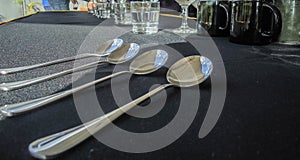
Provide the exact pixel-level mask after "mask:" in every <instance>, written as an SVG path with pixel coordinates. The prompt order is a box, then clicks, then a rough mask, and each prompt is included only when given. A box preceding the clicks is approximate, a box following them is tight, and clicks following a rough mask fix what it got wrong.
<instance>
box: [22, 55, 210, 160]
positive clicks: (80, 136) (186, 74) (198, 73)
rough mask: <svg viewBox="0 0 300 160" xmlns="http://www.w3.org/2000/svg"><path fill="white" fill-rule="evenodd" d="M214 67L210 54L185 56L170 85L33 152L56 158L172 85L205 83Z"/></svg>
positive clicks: (50, 139) (34, 144)
mask: <svg viewBox="0 0 300 160" xmlns="http://www.w3.org/2000/svg"><path fill="white" fill-rule="evenodd" d="M212 69H213V65H212V62H211V61H210V60H209V59H208V58H206V57H203V56H190V57H186V58H183V59H181V60H179V61H177V62H176V63H175V64H173V65H172V66H171V68H170V69H169V71H168V73H167V80H168V82H169V83H168V84H164V85H161V86H159V87H157V88H156V89H154V90H152V91H150V92H148V93H147V94H145V95H143V96H141V97H139V98H137V99H135V100H134V101H132V102H130V103H128V104H126V105H124V106H122V107H120V108H118V109H115V110H113V111H111V112H109V113H107V114H105V115H103V116H101V117H99V118H96V119H94V120H92V121H89V122H87V123H84V124H82V125H79V126H77V127H74V128H71V129H68V130H65V131H62V132H59V133H56V134H52V135H49V136H47V137H44V138H40V139H38V140H36V141H34V142H32V143H31V144H30V145H29V147H28V149H29V152H30V153H31V155H32V156H34V157H36V158H41V159H47V158H53V157H55V156H57V155H58V154H60V153H63V152H64V151H66V150H68V149H70V148H72V147H74V146H76V145H77V144H79V143H80V142H82V141H84V140H85V139H86V138H88V137H90V136H91V135H93V134H94V133H96V132H97V131H99V130H100V129H102V128H103V127H105V126H107V125H108V124H110V123H111V122H112V121H113V120H115V119H117V118H118V117H119V116H121V115H122V114H124V113H125V112H127V111H129V110H130V109H131V108H133V107H134V106H136V105H137V104H139V103H141V102H143V101H144V100H146V99H147V98H149V97H151V96H152V95H154V94H156V93H158V92H160V91H162V90H163V89H165V88H167V87H170V86H175V87H190V86H194V85H197V84H200V83H202V82H203V81H204V80H206V79H207V78H208V77H209V76H210V74H211V72H212Z"/></svg>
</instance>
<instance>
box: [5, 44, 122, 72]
mask: <svg viewBox="0 0 300 160" xmlns="http://www.w3.org/2000/svg"><path fill="white" fill-rule="evenodd" d="M122 44H123V40H122V39H113V40H109V41H107V42H105V43H104V44H103V45H102V46H100V47H99V48H98V49H97V50H96V53H85V54H80V55H77V56H71V57H66V58H62V59H57V60H54V61H49V62H45V63H40V64H34V65H30V66H23V67H16V68H4V69H0V75H1V74H2V75H4V74H11V73H16V72H21V71H25V70H29V69H34V68H39V67H45V66H49V65H52V64H57V63H61V62H67V61H71V60H75V59H81V58H87V57H105V56H108V55H109V54H110V53H111V52H113V51H115V50H116V49H118V48H119V47H121V45H122Z"/></svg>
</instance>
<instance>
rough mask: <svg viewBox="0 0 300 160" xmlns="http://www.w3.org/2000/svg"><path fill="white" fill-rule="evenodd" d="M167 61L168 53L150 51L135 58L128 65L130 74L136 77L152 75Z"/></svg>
mask: <svg viewBox="0 0 300 160" xmlns="http://www.w3.org/2000/svg"><path fill="white" fill-rule="evenodd" d="M167 59H168V53H167V52H166V51H164V50H151V51H148V52H145V53H143V54H141V55H140V56H138V57H136V58H135V59H134V61H132V62H131V63H130V68H129V70H130V72H131V73H133V74H137V75H145V74H149V73H152V72H154V71H156V70H158V69H159V68H161V67H162V66H163V65H164V64H165V63H166V61H167Z"/></svg>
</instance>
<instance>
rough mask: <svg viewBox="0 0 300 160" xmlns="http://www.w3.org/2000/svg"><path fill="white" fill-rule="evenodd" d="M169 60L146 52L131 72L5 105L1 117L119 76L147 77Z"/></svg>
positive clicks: (156, 52) (157, 52) (162, 54)
mask: <svg viewBox="0 0 300 160" xmlns="http://www.w3.org/2000/svg"><path fill="white" fill-rule="evenodd" d="M111 55H112V54H111ZM110 58H111V59H110V61H115V62H119V61H120V60H119V61H117V59H119V58H120V57H119V58H117V57H114V59H113V58H112V57H110ZM167 59H168V54H167V52H165V51H163V50H151V51H148V52H145V53H143V54H141V55H140V56H138V57H137V58H136V59H134V61H132V62H131V64H130V70H129V71H121V72H117V73H114V74H112V75H109V76H106V77H103V78H100V79H98V80H95V81H92V82H89V83H86V84H84V85H81V86H78V87H76V88H73V89H70V90H66V91H62V92H59V93H56V94H52V95H49V96H46V97H42V98H38V99H34V100H30V101H26V102H21V103H16V104H9V105H5V106H3V107H0V115H1V114H2V116H6V117H12V116H15V115H18V114H21V113H24V112H27V111H30V110H33V109H35V108H38V107H41V106H43V105H46V104H49V103H51V102H54V101H56V100H58V99H61V98H63V97H66V96H68V95H70V94H73V93H75V92H77V91H79V90H82V89H84V88H87V87H90V86H93V85H95V84H97V83H100V82H102V81H105V80H107V79H110V78H113V77H116V76H119V75H121V74H124V73H132V74H137V75H145V74H149V73H152V72H154V71H156V70H158V69H159V68H161V67H162V66H163V65H164V64H165V62H166V61H167Z"/></svg>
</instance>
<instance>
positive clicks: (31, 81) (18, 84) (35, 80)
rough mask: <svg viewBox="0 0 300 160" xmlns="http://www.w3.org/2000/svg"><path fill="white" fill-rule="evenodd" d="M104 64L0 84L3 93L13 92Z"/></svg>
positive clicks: (90, 64)
mask: <svg viewBox="0 0 300 160" xmlns="http://www.w3.org/2000/svg"><path fill="white" fill-rule="evenodd" d="M102 62H106V61H105V60H103V61H100V62H99V61H97V62H92V63H88V64H86V65H83V66H79V67H76V68H72V69H68V70H65V71H61V72H57V73H54V74H50V75H46V76H41V77H37V78H33V79H27V80H23V81H16V82H8V83H1V84H0V90H2V91H11V90H15V89H19V88H23V87H26V86H29V85H32V84H36V83H40V82H43V81H46V80H49V79H53V78H56V77H59V76H63V75H67V74H70V73H73V72H77V71H82V70H86V69H89V68H91V67H94V66H95V65H97V64H98V63H102Z"/></svg>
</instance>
